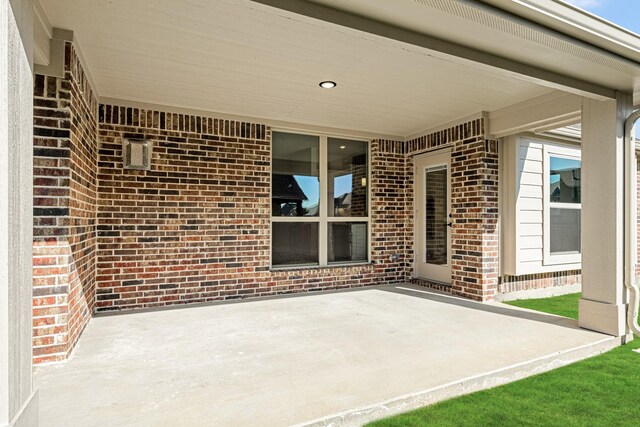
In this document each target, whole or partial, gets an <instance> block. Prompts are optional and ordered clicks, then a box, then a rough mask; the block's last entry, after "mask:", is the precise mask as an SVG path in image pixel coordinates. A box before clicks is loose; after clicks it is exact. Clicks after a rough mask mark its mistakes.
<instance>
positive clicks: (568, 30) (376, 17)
mask: <svg viewBox="0 0 640 427" xmlns="http://www.w3.org/2000/svg"><path fill="white" fill-rule="evenodd" d="M281 1H287V0H281ZM290 1H293V0H290ZM311 1H312V2H314V3H318V4H321V5H324V6H327V7H330V8H334V9H337V10H341V11H345V12H348V13H352V14H354V15H358V16H362V17H366V18H368V19H371V20H373V21H377V22H382V23H385V24H388V25H392V26H395V27H398V28H403V29H407V30H410V31H414V32H416V33H420V34H425V35H429V36H432V37H436V38H439V39H442V40H446V41H448V42H451V43H456V44H458V45H461V46H466V47H470V48H474V49H477V50H478V51H480V52H487V53H490V54H492V55H495V56H496V57H497V58H500V57H501V58H509V59H510V60H513V61H517V62H519V63H522V64H528V65H531V66H533V67H538V68H540V69H544V70H548V71H551V72H554V73H557V74H559V75H565V76H569V77H571V78H574V79H575V80H576V81H583V82H590V83H593V84H597V85H600V86H602V87H608V88H611V89H616V90H621V91H625V92H634V93H635V94H636V98H635V100H634V101H635V103H636V104H638V103H640V38H639V37H638V35H636V34H634V33H632V32H630V31H626V30H624V29H621V28H619V27H615V26H613V25H612V24H609V23H607V22H606V21H604V20H602V19H597V18H594V17H593V15H590V14H588V13H585V12H583V11H580V10H579V9H577V8H573V7H568V5H567V4H566V3H564V2H560V1H556V0H485V1H469V0H464V1H462V0H459V1H454V0H402V1H394V2H390V1H387V0H311ZM630 13H634V12H633V11H630ZM532 21H535V22H532ZM576 21H578V23H576ZM578 24H580V25H578Z"/></svg>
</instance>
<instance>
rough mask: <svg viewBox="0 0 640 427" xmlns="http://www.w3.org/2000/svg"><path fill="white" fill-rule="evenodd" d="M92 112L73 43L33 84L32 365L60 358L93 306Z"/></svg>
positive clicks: (92, 103)
mask: <svg viewBox="0 0 640 427" xmlns="http://www.w3.org/2000/svg"><path fill="white" fill-rule="evenodd" d="M96 112H97V103H96V99H95V96H94V95H93V91H92V89H91V87H90V85H89V83H88V81H87V78H86V76H85V74H84V72H83V70H82V67H81V65H80V62H79V61H78V58H77V56H76V53H75V51H74V49H73V46H72V45H71V44H70V43H68V44H67V45H66V48H65V77H64V78H57V77H50V76H42V75H36V76H35V85H34V211H33V215H34V239H33V285H34V290H33V306H34V309H33V316H34V353H33V354H34V363H44V362H51V361H56V360H63V359H65V358H66V357H67V356H68V354H69V352H70V351H71V350H72V349H73V346H74V345H75V342H76V341H77V339H78V337H79V335H80V333H81V332H82V330H83V329H84V326H85V325H86V323H87V322H88V321H89V319H90V317H91V314H92V312H93V305H94V294H95V291H94V285H95V199H96V169H97V168H96V159H97V155H96V150H97V145H96Z"/></svg>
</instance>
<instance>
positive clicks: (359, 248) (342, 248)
mask: <svg viewBox="0 0 640 427" xmlns="http://www.w3.org/2000/svg"><path fill="white" fill-rule="evenodd" d="M328 232H329V240H328V242H329V244H328V250H329V254H328V261H329V262H354V261H366V260H367V223H366V222H331V223H329V227H328Z"/></svg>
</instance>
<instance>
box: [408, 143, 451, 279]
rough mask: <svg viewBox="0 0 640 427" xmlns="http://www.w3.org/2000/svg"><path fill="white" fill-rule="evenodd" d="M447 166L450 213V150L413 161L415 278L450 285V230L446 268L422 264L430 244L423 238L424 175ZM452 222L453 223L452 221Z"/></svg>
mask: <svg viewBox="0 0 640 427" xmlns="http://www.w3.org/2000/svg"><path fill="white" fill-rule="evenodd" d="M438 166H446V168H447V190H448V194H447V196H448V197H447V211H448V212H449V214H450V213H451V149H443V150H437V151H435V152H431V153H426V154H422V155H419V156H416V157H414V181H413V182H414V184H413V203H414V213H413V215H414V235H413V239H414V260H413V271H414V277H416V278H418V279H426V280H431V281H434V282H440V283H446V284H450V283H451V227H448V228H447V263H446V265H436V264H428V263H427V262H426V261H425V262H423V261H422V259H424V257H425V255H426V248H427V242H426V238H425V237H424V232H425V226H424V220H423V216H424V206H425V200H424V197H425V191H424V188H425V182H424V181H425V171H426V170H427V169H429V168H435V167H438ZM449 222H451V220H450V219H449Z"/></svg>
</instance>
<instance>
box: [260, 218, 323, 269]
mask: <svg viewBox="0 0 640 427" xmlns="http://www.w3.org/2000/svg"><path fill="white" fill-rule="evenodd" d="M272 233H273V234H272V237H271V264H272V265H274V266H279V265H280V266H282V265H304V264H306V265H317V264H318V234H319V233H318V223H317V222H274V223H272Z"/></svg>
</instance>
